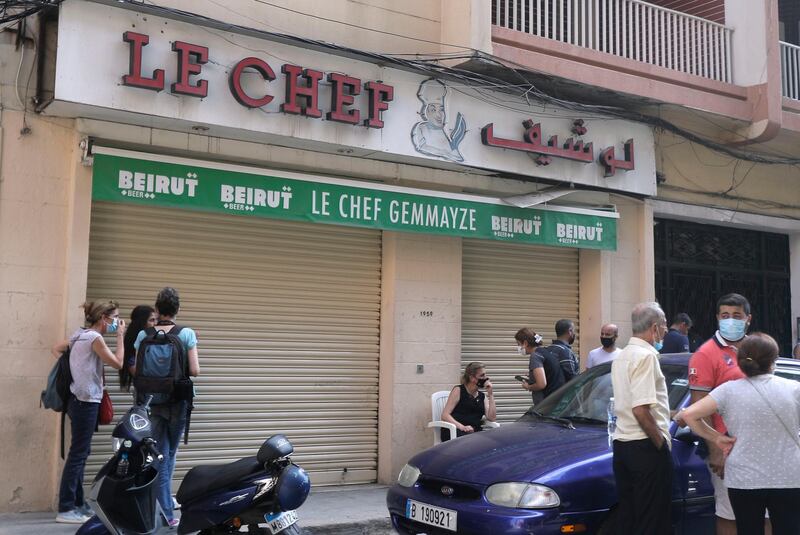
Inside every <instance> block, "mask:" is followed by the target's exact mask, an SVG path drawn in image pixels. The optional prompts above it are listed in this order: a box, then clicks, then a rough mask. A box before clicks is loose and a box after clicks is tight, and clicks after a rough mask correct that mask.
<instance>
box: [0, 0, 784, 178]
mask: <svg viewBox="0 0 800 535" xmlns="http://www.w3.org/2000/svg"><path fill="white" fill-rule="evenodd" d="M61 1H62V0H50V1H43V2H39V4H52V5H55V4H58V3H60V2H61ZM254 1H256V2H257V3H259V4H263V5H267V6H270V7H273V8H275V9H281V10H284V11H287V12H291V13H295V14H298V15H301V16H305V17H310V18H314V19H318V20H322V21H325V22H329V23H334V24H341V25H344V26H348V27H354V28H358V29H362V30H365V31H372V32H377V33H380V34H385V35H391V36H393V37H398V38H403V39H411V40H414V41H418V42H424V43H428V44H436V45H439V46H445V47H452V48H458V49H459V50H460V51H462V53H463V51H468V52H470V54H469V56H468V57H469V58H470V59H473V60H476V61H482V62H486V63H488V64H491V65H494V66H495V67H497V68H498V69H499V72H501V73H504V74H506V75H508V76H511V77H513V78H516V79H517V80H518V82H519V83H516V84H515V83H509V82H508V81H507V80H505V79H502V78H496V77H494V76H491V75H488V74H486V73H481V72H476V71H474V70H466V69H462V68H459V67H452V66H448V65H441V64H440V63H438V62H439V61H443V60H447V59H448V57H447V56H451V57H452V56H453V54H452V53H451V54H446V55H445V54H431V53H428V54H425V58H426V59H424V60H419V59H414V58H413V57H412V58H406V57H400V55H387V54H382V53H376V52H369V51H364V50H358V49H353V48H350V47H346V46H342V45H337V44H334V43H328V42H324V41H319V40H315V39H310V38H307V37H302V36H297V35H292V34H288V33H277V32H270V31H266V30H261V29H258V28H252V27H247V26H242V25H238V24H233V23H228V22H225V21H222V20H219V19H214V18H211V17H207V16H205V15H200V14H197V13H192V12H189V11H184V10H180V9H176V8H172V7H167V6H161V5H158V4H156V3H155V2H153V1H152V0H147V5H146V7H148V8H149V9H151V10H154V11H156V12H160V13H162V14H163V13H167V14H171V15H177V16H180V17H184V18H188V19H189V20H194V21H196V22H198V23H201V25H202V23H205V24H206V25H213V27H214V28H216V29H220V30H222V31H230V32H233V33H242V32H246V33H248V34H257V35H263V36H264V37H266V38H273V39H274V38H275V37H278V38H280V39H284V40H289V41H293V42H295V43H304V44H307V45H312V46H314V47H317V48H321V49H329V50H336V51H337V52H340V53H346V54H348V55H356V56H360V57H362V58H369V59H371V60H373V61H376V62H378V63H380V64H383V65H394V66H398V67H401V68H404V69H406V70H412V71H415V72H422V73H426V74H429V75H431V76H438V77H444V78H448V79H455V80H459V81H461V82H464V83H465V84H466V85H471V86H475V85H479V86H482V87H484V88H489V89H494V90H496V91H500V92H503V93H507V94H512V95H515V96H516V97H517V98H520V99H522V100H524V101H525V102H526V103H530V98H531V97H533V98H535V99H537V100H539V101H541V102H542V103H545V104H548V103H549V104H552V105H555V106H558V107H561V108H564V109H567V110H572V111H576V112H580V113H592V114H600V115H602V116H607V117H614V118H618V119H623V120H628V121H634V122H638V123H642V124H646V125H649V126H651V127H653V128H656V129H661V130H664V131H668V132H671V133H673V134H675V135H678V136H680V137H683V138H684V139H686V140H688V141H690V142H692V143H696V144H698V145H701V146H703V147H706V148H708V149H711V150H713V151H715V152H718V153H721V154H726V155H728V156H730V157H732V158H735V159H739V160H745V161H749V162H755V163H762V164H769V165H793V166H795V165H798V164H800V158H796V157H792V156H774V155H767V154H760V153H756V152H752V151H746V150H743V149H740V148H735V147H731V146H728V145H725V144H722V143H719V142H717V141H714V140H712V139H709V138H707V137H705V136H704V135H703V134H701V133H697V132H693V131H692V130H691V129H689V128H685V127H680V126H678V125H676V124H674V123H672V122H670V121H668V120H666V119H663V118H661V117H657V116H653V115H649V114H646V113H641V112H638V111H635V110H631V109H628V108H623V107H619V106H609V105H603V104H589V103H582V102H576V101H573V100H566V99H561V98H558V97H557V96H556V95H554V94H552V93H549V92H547V91H544V90H542V89H540V88H538V87H537V86H536V84H535V83H534V82H533V81H532V80H530V79H529V78H528V77H526V76H524V75H523V74H522V73H523V72H529V73H531V74H542V73H537V72H536V71H535V70H533V69H531V68H530V67H529V66H525V65H520V64H518V63H516V62H513V61H510V60H507V59H503V58H499V57H497V56H494V55H492V54H488V53H486V52H482V51H479V50H476V49H473V48H470V47H465V46H461V45H453V44H451V43H443V42H439V41H433V40H430V39H424V38H420V37H414V36H409V35H403V34H398V33H395V32H388V31H384V30H379V29H376V28H369V27H365V26H361V25H358V24H353V23H349V22H345V21H339V20H336V19H331V18H328V17H322V16H319V15H315V14H313V13H308V12H304V11H300V10H297V9H292V8H289V7H286V6H281V5H278V4H275V3H273V2H268V1H266V0H254ZM119 2H120V3H122V4H129V5H134V6H137V7H139V6H145V4H144V2H142V1H136V0H119ZM212 3H214V4H217V2H212ZM217 5H219V4H217ZM42 8H43V7H40V8H39V9H42ZM227 9H229V8H227ZM229 10H230V9H229ZM232 12H233V11H232ZM241 16H245V15H241ZM245 17H246V16H245ZM248 18H249V17H248ZM251 20H254V19H252V18H251ZM0 22H3V21H2V19H0ZM262 24H263V22H262ZM223 38H224V37H223ZM232 44H234V45H235V46H242V45H240V44H238V43H232ZM242 48H247V47H242ZM260 52H264V53H267V54H269V53H268V52H267V51H263V50H260ZM437 57H439V59H438V61H437ZM483 100H484V102H485V103H487V104H489V105H492V106H498V107H502V106H503V105H502V104H500V103H498V102H497V101H496V100H495V101H493V100H490V99H487V98H486V97H485V96H484V97H483ZM522 100H521V101H520V104H522ZM607 117H604V118H607Z"/></svg>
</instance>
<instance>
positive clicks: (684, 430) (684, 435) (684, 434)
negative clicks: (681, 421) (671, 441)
mask: <svg viewBox="0 0 800 535" xmlns="http://www.w3.org/2000/svg"><path fill="white" fill-rule="evenodd" d="M675 440H680V441H681V442H683V443H684V444H694V443H696V442H699V441H700V437H698V436H697V435H695V434H694V433H693V432H692V430H691V429H690V428H689V426H688V425H687V426H686V427H679V428H678V430H677V431H676V432H675Z"/></svg>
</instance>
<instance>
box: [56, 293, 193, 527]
mask: <svg viewBox="0 0 800 535" xmlns="http://www.w3.org/2000/svg"><path fill="white" fill-rule="evenodd" d="M154 305H155V306H150V305H139V306H137V307H135V308H134V309H133V310H132V311H131V315H130V318H131V321H130V323H129V324H126V322H125V320H122V319H120V317H119V305H118V304H117V303H116V302H114V301H92V302H87V303H84V304H83V306H82V308H83V313H84V319H85V325H84V327H81V328H79V329H78V330H77V331H75V332H74V333H73V334H72V336H70V337H69V338H68V339H66V340H63V341H62V342H59V343H57V344H56V345H54V346H53V349H52V353H53V356H54V357H58V356H60V355H61V354H62V353H63V352H64V351H65V350H66V349H67V348H69V349H70V356H69V364H70V371H71V372H72V384H71V385H70V392H71V396H70V398H69V401H68V402H67V403H68V405H67V407H68V408H67V414H68V415H69V419H70V429H71V440H70V447H69V453H68V455H67V458H66V461H65V463H64V470H63V472H62V475H61V485H60V487H59V497H58V514H57V515H56V522H60V523H69V524H82V523H83V522H85V521H86V520H88V519H89V517H90V516H91V509H90V508H89V506H88V504H87V503H86V501H85V499H84V495H83V482H84V469H85V467H86V460H87V459H88V457H89V454H90V453H91V442H92V436H93V435H94V432H95V430H96V429H97V425H98V414H99V409H100V402H101V400H102V397H103V390H104V389H105V378H104V376H103V365H104V364H107V365H109V366H111V367H112V368H114V369H116V370H118V371H119V377H120V385H121V386H122V388H124V389H125V390H130V388H131V386H132V385H135V382H136V377H137V373H140V374H141V373H142V371H141V370H142V367H141V366H140V365H139V364H140V362H141V361H142V356H141V354H139V355H138V357H137V353H138V350H139V348H140V346H141V345H142V343H143V341H144V340H145V339H146V338H147V337H148V336H155V334H156V333H157V332H159V331H160V332H164V333H169V332H174V333H177V339H178V340H179V341H180V344H181V345H182V347H183V350H184V351H185V354H186V357H187V363H188V365H187V370H186V373H187V375H189V376H193V377H194V376H197V375H198V374H199V373H200V365H199V359H198V353H197V335H196V334H195V332H194V331H193V330H192V329H190V328H188V327H180V326H176V324H175V318H176V316H177V314H178V311H179V310H180V298H179V296H178V292H177V291H176V290H175V289H174V288H170V287H166V288H163V289H162V290H161V291H160V292H158V295H157V296H156V300H155V303H154ZM107 334H115V335H116V344H115V351H113V352H112V351H111V349H109V347H108V345H107V344H106V341H105V339H104V337H103V336H104V335H107ZM141 394H142V393H141V392H139V393H136V392H134V396H138V397H139V398H141ZM137 401H141V399H138V400H137ZM188 410H189V407H188V405H187V401H186V400H175V399H172V398H168V399H164V400H162V402H160V403H153V404H152V405H151V414H150V420H151V423H152V426H153V438H154V439H155V440H156V442H157V443H158V444H159V448H160V450H161V453H162V454H163V455H164V460H163V461H162V467H161V469H160V470H159V478H158V485H159V492H158V501H159V504H160V505H161V508H162V510H163V511H164V513H165V515H166V516H167V520H168V521H169V523H170V525H174V524H176V523H177V520H176V519H175V518H174V516H173V500H172V492H171V488H170V486H171V482H172V474H173V471H174V469H175V457H176V455H177V451H178V445H179V443H180V439H181V437H182V435H183V434H184V430H185V426H186V418H187V414H188Z"/></svg>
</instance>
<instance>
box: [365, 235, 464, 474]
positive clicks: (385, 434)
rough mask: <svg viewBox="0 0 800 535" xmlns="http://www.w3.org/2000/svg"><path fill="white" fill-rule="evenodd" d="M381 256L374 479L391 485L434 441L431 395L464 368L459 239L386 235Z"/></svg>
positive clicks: (450, 384) (453, 379) (447, 386)
mask: <svg viewBox="0 0 800 535" xmlns="http://www.w3.org/2000/svg"><path fill="white" fill-rule="evenodd" d="M383 255H384V256H383V272H382V277H383V285H382V292H383V306H382V308H381V384H380V399H381V403H380V407H381V410H380V418H379V424H378V425H379V444H378V452H379V453H378V462H379V466H378V479H379V482H381V483H390V482H392V481H394V479H395V478H396V477H397V474H398V473H399V472H400V468H402V466H403V464H405V463H406V461H408V459H409V457H411V456H412V455H414V454H415V453H417V452H419V451H422V450H423V449H425V448H427V447H430V446H431V445H432V444H433V435H432V431H431V430H430V429H427V428H426V424H427V423H428V422H429V421H430V419H431V418H430V416H431V401H430V396H431V394H432V393H433V392H436V391H438V390H447V389H449V388H452V386H453V384H455V383H456V382H457V379H458V374H459V372H460V369H461V239H460V238H450V237H443V236H432V235H425V234H410V233H397V232H384V238H383ZM423 312H432V313H433V315H432V316H428V315H426V314H423ZM418 365H421V366H422V367H423V370H422V372H421V373H420V372H419V371H418V370H417V366H418Z"/></svg>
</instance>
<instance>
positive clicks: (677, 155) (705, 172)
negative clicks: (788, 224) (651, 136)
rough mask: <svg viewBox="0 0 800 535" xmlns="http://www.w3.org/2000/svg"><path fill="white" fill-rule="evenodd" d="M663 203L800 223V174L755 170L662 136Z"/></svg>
mask: <svg viewBox="0 0 800 535" xmlns="http://www.w3.org/2000/svg"><path fill="white" fill-rule="evenodd" d="M656 165H657V167H658V170H659V171H660V172H661V173H663V175H664V178H665V182H664V183H663V184H661V185H660V186H659V187H658V198H659V199H662V200H668V201H675V202H681V203H686V204H697V205H702V206H714V207H721V208H728V209H731V210H736V211H742V212H749V213H755V214H763V215H768V216H774V217H788V218H794V219H800V169H798V168H797V167H796V166H788V165H765V164H754V163H753V162H745V161H741V160H736V159H734V158H731V157H730V156H726V155H724V154H720V153H718V152H713V151H711V150H710V149H706V148H704V147H702V146H700V145H697V144H695V143H690V142H688V141H686V140H684V139H681V138H677V137H675V136H674V135H672V134H669V133H664V132H661V133H658V132H657V133H656Z"/></svg>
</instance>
